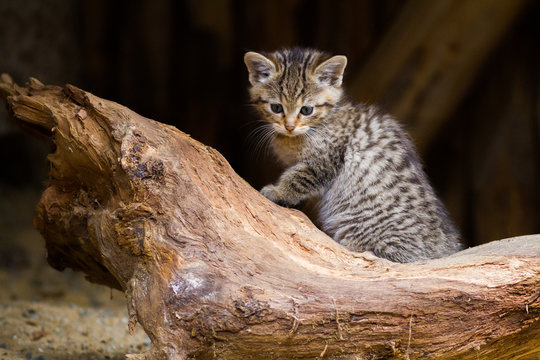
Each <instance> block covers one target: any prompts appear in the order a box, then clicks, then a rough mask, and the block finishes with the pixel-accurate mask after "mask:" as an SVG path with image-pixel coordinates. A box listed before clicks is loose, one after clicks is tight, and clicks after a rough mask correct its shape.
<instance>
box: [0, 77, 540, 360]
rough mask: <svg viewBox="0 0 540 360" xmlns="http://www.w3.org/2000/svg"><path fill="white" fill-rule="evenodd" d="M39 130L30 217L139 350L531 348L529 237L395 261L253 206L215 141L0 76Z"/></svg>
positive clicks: (332, 354)
mask: <svg viewBox="0 0 540 360" xmlns="http://www.w3.org/2000/svg"><path fill="white" fill-rule="evenodd" d="M0 94H1V95H2V96H3V97H7V102H8V105H9V108H10V110H11V112H12V115H13V117H14V118H15V119H16V120H17V121H19V122H21V123H23V124H26V126H28V127H30V128H32V129H34V131H38V132H39V133H41V134H42V135H44V136H47V137H50V139H51V140H52V141H53V143H54V144H55V147H56V148H55V151H54V153H52V154H50V155H49V161H50V169H51V170H50V179H49V184H48V187H47V189H46V190H45V191H44V193H43V196H42V198H41V201H40V203H39V204H38V207H37V214H36V217H35V223H34V225H35V226H36V227H37V228H38V229H39V231H40V232H41V233H42V235H43V237H44V238H45V240H46V246H47V250H48V261H49V263H50V264H51V266H53V267H54V268H56V269H59V270H62V269H64V268H66V267H70V268H73V269H76V270H80V271H83V272H84V273H85V274H86V275H87V276H88V279H89V280H90V281H93V282H97V283H101V284H105V285H107V286H111V287H115V288H118V289H122V290H124V291H125V293H126V296H127V299H128V304H129V305H128V310H129V315H130V323H129V326H130V328H133V327H134V326H135V325H136V323H137V322H138V323H140V324H141V325H142V327H143V328H144V330H145V331H146V332H147V334H148V335H149V336H150V338H151V340H152V345H153V346H152V350H151V351H150V352H149V353H147V354H143V355H132V357H134V358H145V359H187V358H199V359H211V358H215V357H216V358H224V359H239V358H246V359H247V358H257V359H287V358H316V357H321V358H323V357H324V358H328V359H355V358H358V357H360V358H368V359H407V358H422V359H435V358H436V359H512V358H515V357H518V356H525V355H526V356H529V357H534V356H540V337H539V336H538V335H539V334H540V321H539V318H540V309H539V308H538V307H539V306H540V300H539V298H540V292H539V291H538V289H539V288H540V256H539V255H540V236H536V235H535V236H527V237H521V238H513V239H507V240H501V241H498V242H493V243H490V244H487V245H483V246H479V247H476V248H471V249H468V250H465V251H462V252H460V253H457V254H455V255H453V256H450V257H448V258H443V259H438V260H431V261H423V262H418V263H412V264H397V263H392V262H389V261H387V260H383V259H378V258H376V257H374V256H372V255H370V254H368V253H353V252H351V251H348V250H347V249H345V248H344V247H342V246H340V245H338V244H337V243H335V242H334V241H333V240H332V239H330V238H329V237H327V236H326V235H325V234H324V233H322V232H321V231H319V230H318V229H317V228H316V227H314V226H313V225H312V224H311V222H310V221H309V220H308V219H307V218H306V216H304V215H303V214H302V213H300V212H299V211H296V210H291V209H285V208H281V207H279V206H277V205H275V204H273V203H270V202H269V201H267V200H266V199H265V198H264V197H262V196H261V195H260V194H259V193H258V192H257V191H256V190H254V189H253V188H252V187H250V186H249V184H247V183H246V182H245V181H244V180H242V179H241V178H240V177H239V176H238V175H237V174H235V173H234V171H233V170H232V169H231V167H230V166H229V165H228V163H227V161H226V160H225V159H224V158H223V157H222V156H221V155H220V154H219V153H217V152H216V151H215V150H213V149H212V148H209V147H207V146H205V145H203V144H201V143H199V142H197V141H195V140H193V139H191V138H190V137H189V136H188V135H186V134H184V133H182V132H181V131H179V130H177V129H176V128H174V127H171V126H167V125H164V124H161V123H158V122H155V121H153V120H149V119H146V118H144V117H142V116H140V115H138V114H136V113H134V112H133V111H131V110H129V109H127V108H125V107H123V106H121V105H119V104H116V103H114V102H111V101H107V100H104V99H100V98H98V97H96V96H93V95H92V94H90V93H88V92H85V91H83V90H80V89H78V88H76V87H74V86H71V85H66V86H65V87H64V88H61V87H56V86H46V85H43V84H41V83H40V82H39V81H37V80H35V79H31V80H30V82H29V83H28V84H27V85H26V87H19V86H17V85H16V84H14V83H13V82H12V81H11V79H10V78H9V76H7V75H3V76H2V78H1V79H0Z"/></svg>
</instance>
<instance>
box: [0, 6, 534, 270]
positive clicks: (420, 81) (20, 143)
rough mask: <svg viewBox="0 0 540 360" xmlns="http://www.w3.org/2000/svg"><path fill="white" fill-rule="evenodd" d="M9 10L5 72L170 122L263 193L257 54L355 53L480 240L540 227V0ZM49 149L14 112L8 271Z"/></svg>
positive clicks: (360, 79)
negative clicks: (254, 83) (255, 99)
mask: <svg viewBox="0 0 540 360" xmlns="http://www.w3.org/2000/svg"><path fill="white" fill-rule="evenodd" d="M0 20H1V21H0V72H6V73H9V74H10V75H11V76H12V77H13V78H14V80H15V81H16V82H18V83H24V82H26V80H27V79H28V77H30V76H32V77H36V78H38V79H39V80H41V81H42V82H44V83H50V84H57V85H63V84H65V83H71V84H74V85H76V86H78V87H80V88H83V89H85V90H88V91H90V92H92V93H94V94H95V95H97V96H100V97H103V98H107V99H111V100H114V101H116V102H119V103H121V104H123V105H125V106H127V107H129V108H131V109H133V110H135V111H136V112H138V113H140V114H142V115H144V116H146V117H149V118H152V119H155V120H158V121H161V122H164V123H168V124H172V125H174V126H176V127H177V128H179V129H180V130H182V131H184V132H186V133H189V134H191V136H192V137H194V138H195V139H197V140H200V141H201V142H203V143H205V144H207V145H210V146H212V147H214V148H216V149H217V150H219V151H220V152H221V153H222V154H223V155H224V156H225V157H226V158H227V160H228V161H229V162H230V163H231V165H232V166H233V168H234V169H235V170H236V171H237V172H238V173H239V174H240V175H241V176H242V177H244V178H245V179H246V180H247V181H248V182H249V183H251V184H252V185H253V186H254V187H256V188H261V187H262V186H263V185H264V184H267V183H269V182H271V181H273V180H275V178H276V177H277V176H278V174H279V171H280V169H279V168H277V167H276V165H275V163H274V160H273V159H272V158H271V157H268V156H266V155H265V154H256V153H254V151H253V148H252V147H250V145H249V142H248V141H247V139H248V135H249V134H250V132H251V131H253V129H254V127H255V124H254V120H257V119H256V117H255V115H254V114H253V113H251V112H250V109H249V107H248V106H246V103H247V92H246V87H247V84H248V81H247V71H246V70H245V67H244V63H243V54H244V52H246V51H249V50H255V51H256V50H275V49H278V48H281V47H289V46H306V47H314V48H317V49H321V50H325V51H327V52H329V53H332V54H343V55H346V56H347V57H348V59H349V63H348V66H347V69H346V74H345V80H344V84H345V88H346V91H347V93H348V95H349V96H350V97H351V98H352V99H354V100H357V101H363V102H370V103H376V104H379V105H380V106H381V107H383V108H384V109H385V110H386V111H388V112H390V113H392V114H394V115H395V116H396V117H397V118H398V119H399V121H401V122H402V123H403V124H404V125H405V127H406V128H407V129H408V130H409V132H410V133H411V135H412V136H413V138H414V139H415V142H416V144H417V146H418V149H419V152H420V153H421V156H422V158H423V159H424V162H425V169H426V171H427V173H428V175H429V177H430V178H431V180H432V182H433V185H434V187H435V189H436V191H437V192H438V194H439V195H440V196H441V198H442V199H443V201H444V203H445V204H446V205H447V207H448V209H449V211H450V213H451V216H452V218H453V219H454V221H455V222H456V224H457V226H458V227H459V229H460V230H461V232H462V233H463V236H464V238H465V240H466V242H467V244H468V245H470V246H472V245H478V244H481V243H485V242H488V241H492V240H496V239H501V238H505V237H511V236H517V235H523V234H532V233H540V190H539V189H540V187H539V186H538V184H540V71H539V65H540V56H539V49H540V41H539V40H540V39H539V36H540V31H539V28H538V24H539V23H540V2H539V1H525V0H474V1H467V0H454V1H450V0H437V1H431V0H410V1H403V0H340V1H335V0H289V1H285V0H259V1H251V0H134V1H132V0H131V1H127V0H125V1H108V0H78V1H72V0H42V1H35V0H2V1H1V2H0ZM48 150H49V146H48V144H44V143H41V142H39V141H37V140H35V139H33V138H31V137H28V136H27V135H25V134H23V133H22V132H21V131H20V130H19V129H18V128H17V126H16V125H15V124H13V123H11V122H10V121H9V120H8V116H7V112H6V111H5V109H4V106H2V109H0V161H1V163H2V170H1V173H0V202H1V204H0V211H1V213H0V225H1V231H0V250H1V248H3V249H4V251H3V252H0V261H1V263H3V264H4V266H7V265H9V266H16V265H17V262H21V263H23V264H24V263H25V262H28V259H25V255H24V254H23V255H20V256H17V255H16V254H15V255H14V253H13V249H14V245H13V239H15V238H17V239H22V238H23V237H22V235H20V234H22V233H24V234H31V233H32V231H33V230H31V218H32V213H33V207H34V205H35V204H36V202H37V201H38V198H39V194H40V192H41V190H42V189H43V188H44V183H45V181H46V180H47V163H46V160H45V156H46V153H47V152H48ZM6 244H11V245H9V246H8V245H6ZM21 244H24V240H20V241H17V244H16V246H23V245H21ZM42 245H43V244H41V243H39V246H42ZM16 246H15V247H16ZM6 247H9V249H7V250H6ZM21 254H22V252H21Z"/></svg>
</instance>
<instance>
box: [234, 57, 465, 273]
mask: <svg viewBox="0 0 540 360" xmlns="http://www.w3.org/2000/svg"><path fill="white" fill-rule="evenodd" d="M244 61H245V63H246V66H247V69H248V71H249V82H250V83H251V87H250V89H249V92H250V97H251V100H252V103H253V104H255V106H256V109H257V110H258V112H259V113H260V115H261V116H262V117H263V118H264V119H265V120H266V121H267V122H268V125H267V126H268V127H269V128H271V129H272V131H273V134H272V140H271V141H272V143H271V147H272V149H273V151H274V152H275V154H276V155H277V157H278V159H279V160H280V161H281V162H282V163H283V165H285V166H287V167H288V168H287V169H286V170H285V171H284V172H283V174H282V175H281V177H280V178H279V180H278V182H277V184H276V185H268V186H265V187H264V188H263V189H262V190H261V193H262V194H263V195H264V196H266V197H267V198H268V199H270V200H272V201H273V202H275V203H277V204H279V205H282V206H288V207H292V206H295V205H298V204H299V203H300V202H303V201H304V200H307V199H310V198H313V197H316V196H320V197H321V200H320V203H319V207H320V209H319V211H320V222H321V224H322V227H323V230H324V231H325V232H326V233H327V234H329V235H330V236H331V237H333V238H334V240H336V241H337V242H339V243H340V244H342V245H345V246H347V247H348V248H350V249H351V250H354V251H371V252H373V253H374V254H375V255H377V256H379V257H383V258H386V259H389V260H392V261H397V262H411V261H417V260H423V259H432V258H438V257H442V256H446V255H449V254H452V253H454V252H457V251H459V250H460V249H461V248H462V245H461V243H460V241H459V234H458V232H457V231H456V229H455V228H454V226H453V225H452V223H451V222H450V220H449V218H448V214H447V212H446V210H445V208H444V206H443V205H442V203H441V202H440V201H439V200H438V199H437V197H436V195H435V193H434V191H433V189H432V188H431V186H430V184H429V182H428V180H427V178H426V175H425V173H424V172H423V170H422V166H421V163H420V160H419V158H418V156H417V154H416V152H415V150H414V147H413V145H412V142H411V140H410V139H409V137H408V136H407V134H406V133H405V132H404V130H403V129H402V128H401V127H400V125H399V124H398V123H397V122H396V121H395V120H394V119H393V118H392V117H391V116H390V115H387V114H384V113H382V112H381V111H379V110H378V109H377V108H375V107H371V106H365V105H355V104H352V103H351V102H349V101H348V100H346V99H345V98H344V96H343V90H342V88H341V83H342V78H343V71H344V70H345V66H346V64H347V58H346V57H345V56H339V55H338V56H333V57H329V56H327V55H326V54H324V53H321V52H319V51H315V50H309V49H298V48H295V49H291V50H282V51H277V52H273V53H265V54H264V55H262V54H259V53H256V52H248V53H246V54H245V57H244Z"/></svg>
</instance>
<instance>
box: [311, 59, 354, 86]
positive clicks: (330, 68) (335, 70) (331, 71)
mask: <svg viewBox="0 0 540 360" xmlns="http://www.w3.org/2000/svg"><path fill="white" fill-rule="evenodd" d="M345 66H347V58H346V57H345V56H343V55H336V56H333V57H331V58H330V59H328V60H326V61H325V62H323V63H322V64H320V65H319V66H317V68H316V69H315V72H314V74H315V79H317V81H318V82H319V83H321V84H323V85H327V86H335V87H338V86H340V85H341V82H342V80H343V71H345Z"/></svg>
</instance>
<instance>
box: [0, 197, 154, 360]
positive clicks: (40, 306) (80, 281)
mask: <svg viewBox="0 0 540 360" xmlns="http://www.w3.org/2000/svg"><path fill="white" fill-rule="evenodd" d="M39 195H40V191H39V190H36V189H28V190H20V189H17V190H16V191H15V190H14V189H10V188H6V187H2V188H0V286H1V288H0V360H8V359H9V360H11V359H24V360H50V359H57V360H60V359H62V360H63V359H65V360H67V359H84V360H87V359H88V360H90V359H92V360H94V359H124V358H125V354H126V353H141V352H144V351H146V350H147V349H148V348H149V346H150V341H149V339H148V337H147V336H146V334H145V333H144V332H143V331H142V329H141V328H140V327H139V326H138V327H137V329H136V331H135V333H134V334H133V335H129V333H128V326H127V322H128V318H127V308H126V300H125V297H124V294H122V293H121V292H119V291H116V290H111V289H109V288H107V287H104V286H100V285H94V284H91V283H89V282H88V281H86V280H85V279H84V276H83V275H82V274H80V273H75V272H72V271H69V270H65V271H64V272H58V271H56V270H54V269H52V268H51V267H50V266H49V265H48V264H47V262H46V251H45V246H44V245H45V242H44V240H43V239H42V238H41V236H40V235H39V233H38V232H37V231H35V230H33V229H32V227H31V221H32V216H33V213H34V206H35V204H36V203H37V201H38V200H39Z"/></svg>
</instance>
